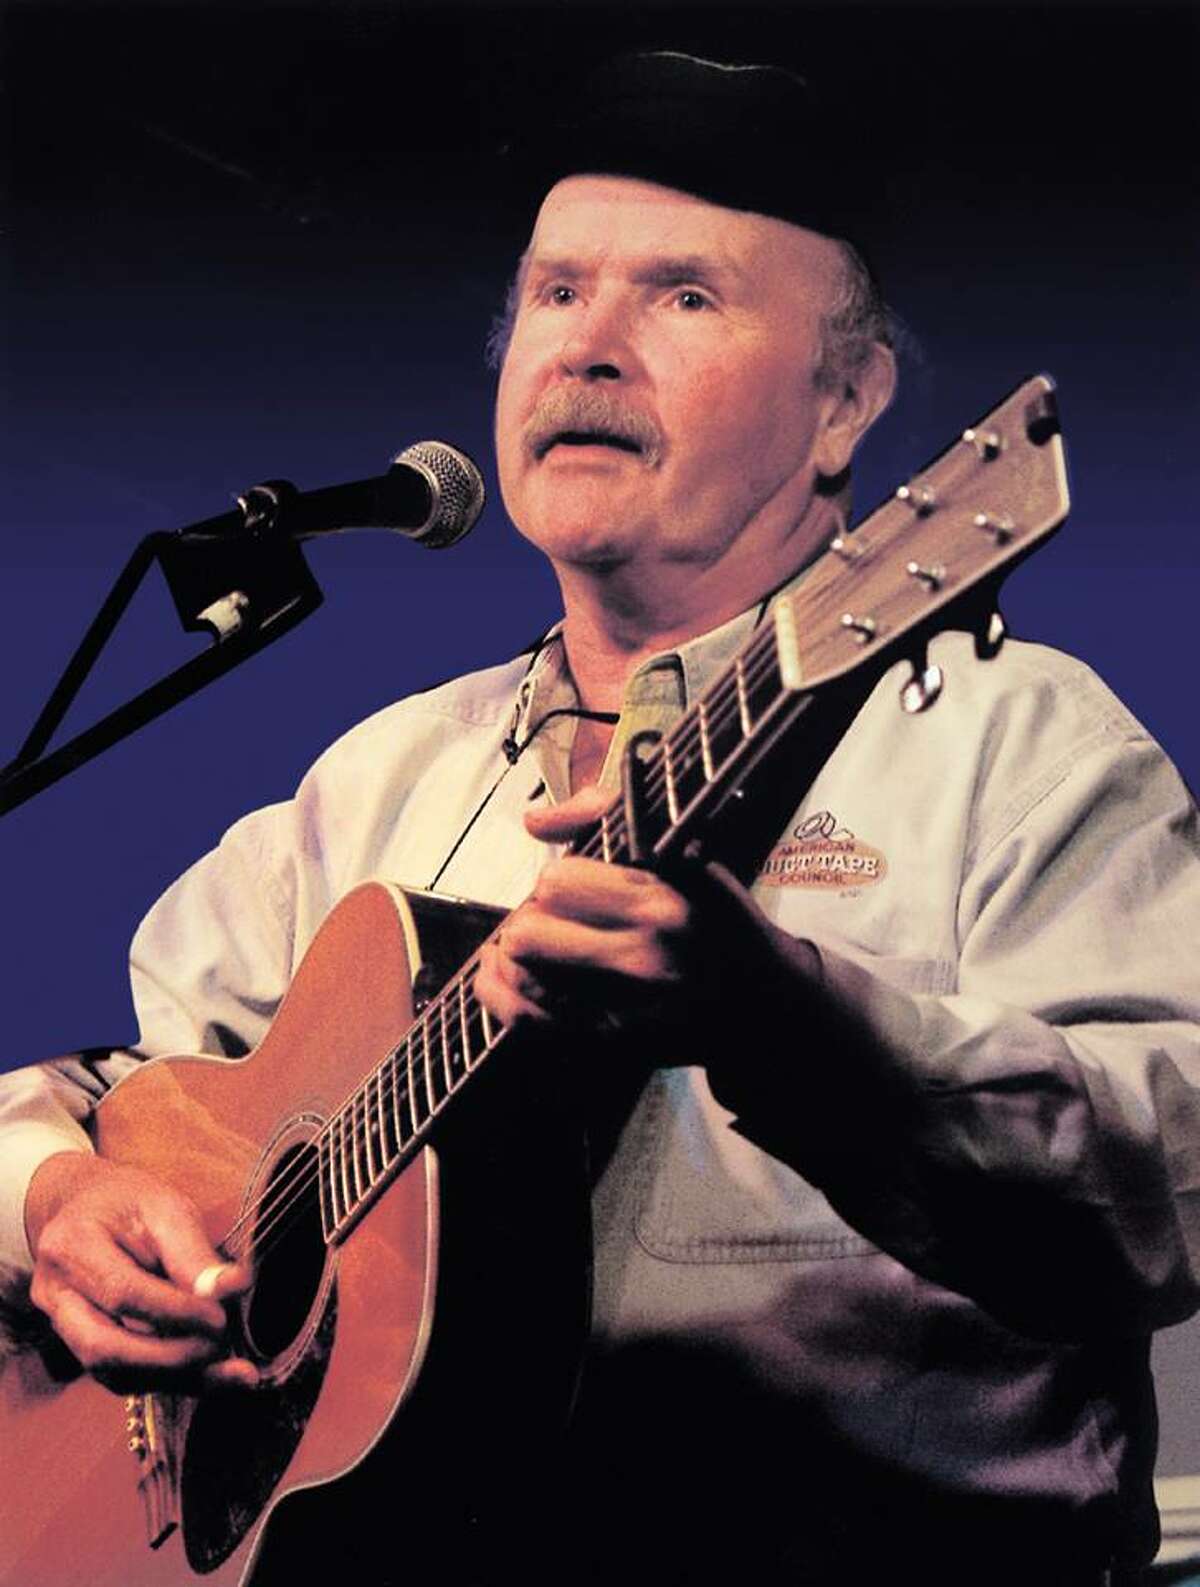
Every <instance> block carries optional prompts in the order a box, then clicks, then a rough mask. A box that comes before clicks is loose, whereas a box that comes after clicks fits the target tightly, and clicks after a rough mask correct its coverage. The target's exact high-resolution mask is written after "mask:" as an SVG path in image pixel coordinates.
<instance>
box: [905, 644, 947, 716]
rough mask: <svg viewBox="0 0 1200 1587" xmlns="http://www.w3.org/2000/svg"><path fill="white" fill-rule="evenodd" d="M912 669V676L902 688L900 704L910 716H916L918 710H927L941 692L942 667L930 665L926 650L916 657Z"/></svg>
mask: <svg viewBox="0 0 1200 1587" xmlns="http://www.w3.org/2000/svg"><path fill="white" fill-rule="evenodd" d="M912 669H913V675H912V677H911V678H910V679H909V680H908V682H907V683H906V684H905V685H904V687H903V688H902V689H901V690H900V705H901V708H902V709H903V710H905V711H907V713H908V714H909V716H916V714H917V712H918V711H924V710H926V709H927V708H928V707H929V706H931V705H932V704H933V702H934V701H935V700H936V699H937V697H938V695H939V694H941V692H942V669H941V668H940V667H937V666H930V664H929V661H928V659H927V657H926V656H925V654H924V652H922V654H921V655H920V656H918V657H914V659H913V663H912Z"/></svg>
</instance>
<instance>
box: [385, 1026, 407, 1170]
mask: <svg viewBox="0 0 1200 1587" xmlns="http://www.w3.org/2000/svg"><path fill="white" fill-rule="evenodd" d="M383 1073H384V1074H385V1075H386V1076H387V1083H386V1084H385V1083H384V1081H383V1080H382V1079H381V1080H380V1082H379V1139H380V1142H381V1143H382V1146H381V1150H382V1151H383V1162H384V1167H385V1168H386V1167H390V1165H391V1164H392V1163H394V1162H395V1161H396V1159H397V1157H399V1155H400V1148H401V1147H402V1146H403V1145H404V1142H403V1141H402V1140H401V1139H400V1115H399V1114H398V1113H397V1111H396V1081H397V1075H396V1054H395V1053H394V1052H391V1053H388V1055H387V1057H386V1058H385V1059H384V1061H383ZM389 1095H390V1097H391V1103H390V1105H389V1103H388V1100H387V1099H388V1096H389Z"/></svg>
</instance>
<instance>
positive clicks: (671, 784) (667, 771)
mask: <svg viewBox="0 0 1200 1587" xmlns="http://www.w3.org/2000/svg"><path fill="white" fill-rule="evenodd" d="M659 748H660V750H661V751H662V765H663V778H664V781H665V783H666V789H667V818H668V820H669V821H670V823H671V825H672V826H674V825H675V823H676V822H677V821H678V820H679V795H678V793H677V792H676V791H675V773H674V771H673V770H672V768H671V740H670V739H669V738H664V739H662V740H661V742H660V744H659Z"/></svg>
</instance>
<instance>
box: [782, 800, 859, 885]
mask: <svg viewBox="0 0 1200 1587" xmlns="http://www.w3.org/2000/svg"><path fill="white" fill-rule="evenodd" d="M886 875H887V860H886V858H885V857H884V855H883V854H882V853H881V852H880V851H879V850H878V849H873V848H872V847H871V845H870V844H869V843H864V842H863V841H862V839H861V838H856V837H855V836H854V833H853V832H851V831H850V830H849V829H848V828H847V827H844V826H842V825H841V823H840V822H839V821H838V820H837V818H836V817H835V816H834V815H833V813H832V811H829V810H818V811H816V812H815V813H814V814H813V815H810V816H805V818H804V820H803V821H801V822H800V824H799V825H798V826H796V827H793V828H792V833H791V836H790V837H788V838H785V839H784V841H783V842H782V843H777V844H776V845H775V847H774V848H773V849H772V850H771V852H770V854H769V855H768V856H767V862H766V864H765V865H764V866H763V868H762V870H761V871H760V872H759V876H758V880H759V881H760V882H761V883H762V885H763V886H764V887H813V888H823V889H825V890H826V891H832V892H839V893H840V892H849V891H850V890H851V889H857V888H860V887H873V886H874V885H875V883H876V882H881V881H882V880H883V878H884V877H885V876H886Z"/></svg>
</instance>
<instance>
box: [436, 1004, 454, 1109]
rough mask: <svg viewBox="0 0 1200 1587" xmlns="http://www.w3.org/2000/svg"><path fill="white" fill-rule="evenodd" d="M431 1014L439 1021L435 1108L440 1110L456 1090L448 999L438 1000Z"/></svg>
mask: <svg viewBox="0 0 1200 1587" xmlns="http://www.w3.org/2000/svg"><path fill="white" fill-rule="evenodd" d="M430 1013H432V1014H433V1017H435V1020H437V1043H438V1059H437V1084H438V1092H437V1098H435V1108H440V1106H441V1103H443V1101H444V1100H446V1098H448V1097H449V1093H451V1092H452V1090H454V1082H452V1079H451V1051H449V1025H448V1020H446V1014H448V1009H446V998H444V997H440V998H438V1001H437V1005H435V1006H433V1009H430Z"/></svg>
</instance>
